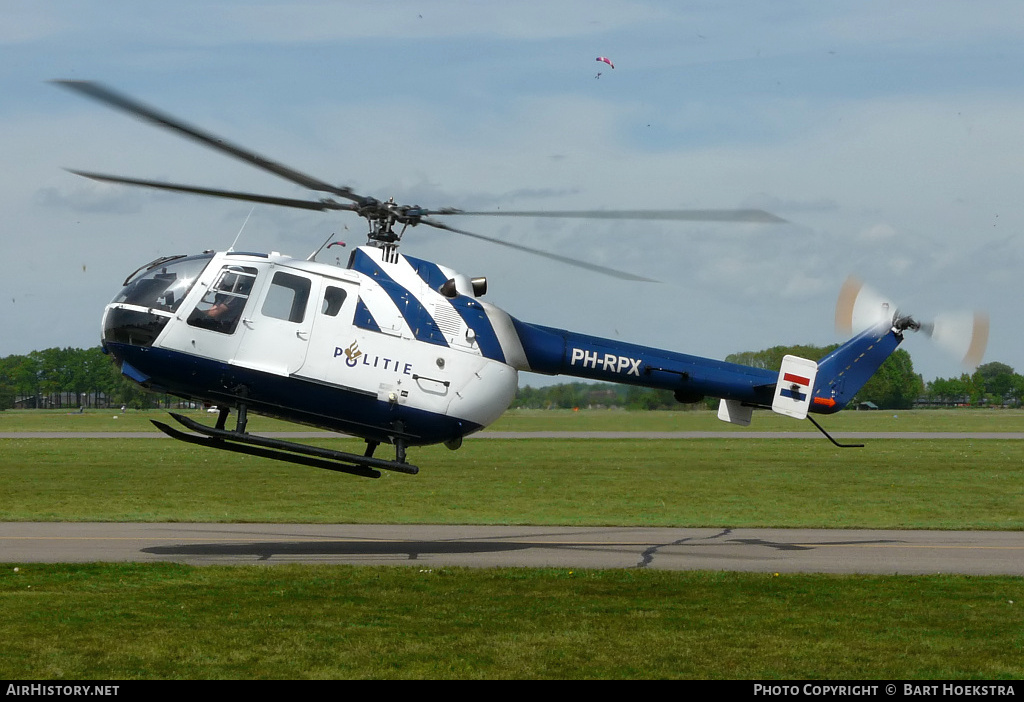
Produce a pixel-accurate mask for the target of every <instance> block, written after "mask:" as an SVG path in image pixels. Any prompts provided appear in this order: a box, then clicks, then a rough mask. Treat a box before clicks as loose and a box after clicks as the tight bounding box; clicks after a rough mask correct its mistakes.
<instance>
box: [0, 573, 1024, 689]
mask: <svg viewBox="0 0 1024 702" xmlns="http://www.w3.org/2000/svg"><path fill="white" fill-rule="evenodd" d="M0 598H2V602H3V607H4V637H3V642H2V644H0V651H2V653H3V655H0V677H3V678H6V679H8V680H12V679H33V680H43V679H45V680H58V679H70V680H85V679H106V680H124V679H314V678H326V679H359V678H373V679H389V678H402V679H448V678H459V679H473V678H480V679H513V678H514V679H542V678H543V679H637V678H649V679H658V678H663V679H667V678H702V679H758V680H769V679H776V680H777V679H828V680H842V679H858V680H859V679H890V680H901V679H935V680H968V679H982V680H997V679H1020V678H1021V677H1022V675H1024V663H1022V661H1024V658H1022V656H1021V650H1022V647H1024V609H1022V607H1024V604H1022V599H1024V592H1022V587H1021V581H1020V580H1019V579H1015V578H969V577H958V576H936V577H904V578H891V577H871V576H859V577H836V576H825V575H782V576H775V575H774V574H737V573H671V572H657V571H642V570H618V571H579V572H573V571H568V570H527V569H509V570H503V569H493V570H484V569H479V570H464V569H438V570H422V569H420V570H417V569H415V568H409V567H390V568H388V567H347V566H298V565H282V566H274V567H263V566H244V567H214V566H210V567H201V568H199V567H188V566H182V565H172V564H158V565H148V566H142V565H120V564H119V565H52V566H36V565H29V566H23V567H21V568H19V570H18V572H14V571H13V569H12V568H10V567H7V568H5V569H4V572H3V573H2V574H0Z"/></svg>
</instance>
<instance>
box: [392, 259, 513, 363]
mask: <svg viewBox="0 0 1024 702" xmlns="http://www.w3.org/2000/svg"><path fill="white" fill-rule="evenodd" d="M405 260H406V261H408V262H409V265H411V266H412V267H413V270H415V271H416V274H417V275H418V276H419V277H420V278H422V279H423V281H424V282H425V283H426V284H427V285H428V286H429V287H430V288H431V289H432V290H437V289H438V288H440V287H441V286H442V285H444V284H445V283H446V282H447V281H448V276H446V275H445V274H444V273H443V272H442V271H441V269H440V268H439V267H438V266H437V264H435V263H431V262H430V261H424V260H422V259H419V258H413V257H412V256H406V257H405ZM445 299H446V301H447V302H448V303H450V304H451V306H452V307H453V308H455V311H456V312H458V313H459V316H460V317H462V321H464V322H465V323H466V325H467V326H468V327H469V328H470V329H472V330H473V331H474V333H476V343H477V345H479V347H480V353H482V354H483V355H484V357H486V358H491V359H494V360H495V361H501V362H502V363H504V362H505V351H504V350H503V349H502V348H501V342H500V341H498V335H497V334H496V333H495V332H494V326H493V325H492V324H491V320H490V318H489V317H488V316H487V310H485V309H484V308H483V305H481V304H480V303H479V302H477V301H476V300H474V299H473V298H471V297H468V296H466V295H457V296H456V297H454V298H445Z"/></svg>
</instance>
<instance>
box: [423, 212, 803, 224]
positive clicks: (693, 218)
mask: <svg viewBox="0 0 1024 702" xmlns="http://www.w3.org/2000/svg"><path fill="white" fill-rule="evenodd" d="M428 214H435V215H445V216H448V215H474V216H482V217H487V216H494V217H564V218H575V219H655V220H658V219H660V220H673V221H681V222H760V223H763V224H780V223H784V222H785V221H786V220H784V219H782V218H781V217H776V216H775V215H773V214H771V213H770V212H765V211H764V210H554V211H544V210H537V211H519V210H493V211H489V212H469V211H466V210H455V209H447V210H437V211H431V212H428Z"/></svg>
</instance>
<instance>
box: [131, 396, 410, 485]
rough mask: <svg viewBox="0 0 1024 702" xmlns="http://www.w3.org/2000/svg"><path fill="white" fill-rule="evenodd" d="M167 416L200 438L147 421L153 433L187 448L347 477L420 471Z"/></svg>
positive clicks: (390, 462) (386, 461) (178, 416)
mask: <svg viewBox="0 0 1024 702" xmlns="http://www.w3.org/2000/svg"><path fill="white" fill-rule="evenodd" d="M169 414H170V415H171V417H172V418H173V419H174V420H175V421H176V422H178V423H179V424H181V425H182V426H184V427H185V428H187V429H190V430H192V431H194V432H198V433H199V434H201V436H196V435H195V434H186V433H185V432H183V431H180V430H178V429H175V428H174V427H171V426H168V425H167V424H164V423H163V422H158V421H156V420H150V421H151V422H153V424H154V425H155V426H156V428H157V429H159V430H160V431H162V432H163V433H165V434H167V435H168V436H170V437H171V438H174V439H178V440H179V441H185V442H187V443H190V444H196V445H199V446H206V447H208V448H216V449H221V450H223V451H234V452H236V453H244V454H248V455H250V456H260V457H262V458H272V459H274V460H278V461H287V462H289V463H297V464H300V465H305V466H313V467H314V468H323V469H325V470H333V471H338V472H340V473H349V474H351V475H358V476H362V477H365V478H379V477H380V475H381V474H380V472H379V471H378V470H376V469H377V468H380V469H383V470H393V471H397V472H399V473H407V474H409V475H416V474H417V473H418V472H419V470H420V469H419V468H417V467H416V466H414V465H410V464H408V463H405V462H399V461H388V460H386V459H383V458H373V457H371V456H360V455H359V454H355V453H346V452H344V451H335V450H333V449H327V448H320V447H318V446H307V445H305V444H297V443H294V442H291V441H282V440H280V439H270V438H267V437H264V436H256V435H254V434H249V433H247V432H244V431H243V432H240V431H229V430H227V429H222V428H214V427H208V426H206V425H204V424H200V423H199V422H196V421H195V420H192V419H189V418H188V417H185V416H183V415H180V414H175V413H174V412H169Z"/></svg>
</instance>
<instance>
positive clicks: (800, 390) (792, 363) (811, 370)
mask: <svg viewBox="0 0 1024 702" xmlns="http://www.w3.org/2000/svg"><path fill="white" fill-rule="evenodd" d="M817 375H818V364H817V362H815V361H811V360H809V359H806V358H800V357H799V356H786V357H785V358H783V359H782V367H781V368H780V369H779V382H778V383H777V384H776V386H775V398H774V400H772V410H774V411H775V412H778V413H779V414H784V415H786V416H787V417H793V418H795V419H804V418H805V417H806V416H807V408H808V407H809V406H810V404H811V393H812V392H813V390H814V379H815V377H816V376H817Z"/></svg>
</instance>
